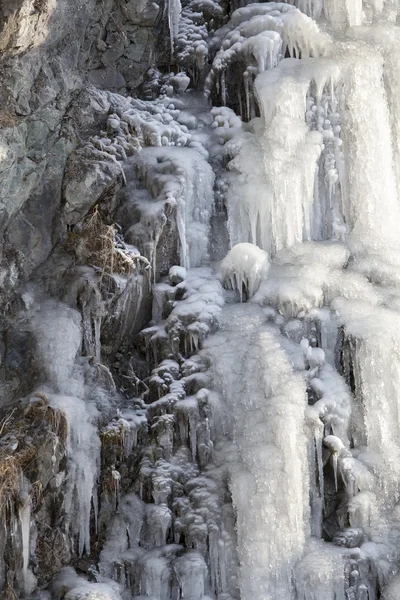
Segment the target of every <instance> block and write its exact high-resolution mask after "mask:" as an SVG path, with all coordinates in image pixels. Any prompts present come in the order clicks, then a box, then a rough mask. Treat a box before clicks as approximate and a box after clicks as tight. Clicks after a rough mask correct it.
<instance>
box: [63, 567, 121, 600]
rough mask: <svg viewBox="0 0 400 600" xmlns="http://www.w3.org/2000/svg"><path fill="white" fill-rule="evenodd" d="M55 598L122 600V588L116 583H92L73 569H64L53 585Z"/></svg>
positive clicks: (70, 599) (69, 599)
mask: <svg viewBox="0 0 400 600" xmlns="http://www.w3.org/2000/svg"><path fill="white" fill-rule="evenodd" d="M52 591H53V595H54V597H55V598H57V599H59V600H61V598H65V599H66V600H84V599H93V600H121V596H120V586H119V585H118V584H117V583H115V582H114V581H107V582H101V583H91V582H89V581H87V580H86V579H84V578H83V577H79V576H78V575H77V574H76V573H75V571H74V569H73V568H72V567H64V568H63V569H62V570H61V572H60V573H59V575H58V576H57V578H56V580H55V581H54V583H53V584H52Z"/></svg>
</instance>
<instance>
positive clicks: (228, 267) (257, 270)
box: [219, 243, 269, 302]
mask: <svg viewBox="0 0 400 600" xmlns="http://www.w3.org/2000/svg"><path fill="white" fill-rule="evenodd" d="M219 268H220V272H221V278H222V281H223V283H224V284H225V285H226V286H228V287H231V288H232V289H233V290H236V291H238V292H239V297H240V301H241V302H242V300H243V293H245V295H246V296H247V298H251V297H252V296H254V294H255V292H256V291H257V289H258V288H259V286H260V283H261V281H262V280H263V279H265V278H266V277H267V274H268V269H269V260H268V254H267V253H266V252H265V251H264V250H261V248H258V247H257V246H255V245H254V244H245V243H243V244H236V246H234V247H233V248H232V249H231V250H230V251H229V253H228V254H227V256H226V257H225V258H224V259H223V261H222V262H221V264H220V267H219Z"/></svg>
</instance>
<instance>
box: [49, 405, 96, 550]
mask: <svg viewBox="0 0 400 600" xmlns="http://www.w3.org/2000/svg"><path fill="white" fill-rule="evenodd" d="M49 403H50V406H52V407H53V408H56V409H58V410H60V411H62V413H63V414H64V415H65V418H66V422H67V427H68V431H67V440H66V443H67V455H68V473H67V488H66V493H65V500H64V503H65V512H66V514H67V515H68V525H69V528H70V531H71V533H72V534H73V535H76V536H77V538H78V553H79V555H82V554H83V552H84V551H85V552H86V553H87V554H89V553H90V515H91V510H92V506H94V502H95V497H96V496H95V486H97V479H98V475H99V468H100V465H99V458H100V439H99V435H98V431H97V428H96V427H95V425H94V423H93V421H94V420H95V418H96V416H97V414H96V413H97V411H96V409H95V408H94V407H93V406H90V405H89V406H87V405H86V403H85V402H84V400H82V399H80V398H76V397H73V396H61V395H51V396H50V398H49ZM92 501H93V504H92ZM94 508H95V510H96V507H94Z"/></svg>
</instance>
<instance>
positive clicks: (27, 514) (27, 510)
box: [19, 494, 31, 594]
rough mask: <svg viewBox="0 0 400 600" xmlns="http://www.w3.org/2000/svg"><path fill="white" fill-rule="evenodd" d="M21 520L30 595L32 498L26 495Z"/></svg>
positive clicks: (24, 569) (27, 586)
mask: <svg viewBox="0 0 400 600" xmlns="http://www.w3.org/2000/svg"><path fill="white" fill-rule="evenodd" d="M19 519H20V522H21V534H22V575H23V579H24V586H25V593H26V594H28V593H30V589H29V583H28V565H29V541H30V526H31V498H30V496H29V494H26V498H25V501H24V502H23V504H22V505H21V506H20V508H19Z"/></svg>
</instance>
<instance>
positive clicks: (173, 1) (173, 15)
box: [167, 0, 182, 52]
mask: <svg viewBox="0 0 400 600" xmlns="http://www.w3.org/2000/svg"><path fill="white" fill-rule="evenodd" d="M167 12H168V27H169V36H170V39H171V52H173V51H174V46H175V41H176V38H177V36H178V30H179V21H180V17H181V12H182V5H181V0H167Z"/></svg>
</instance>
